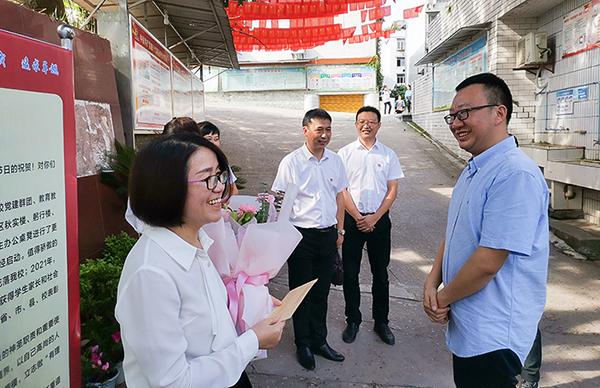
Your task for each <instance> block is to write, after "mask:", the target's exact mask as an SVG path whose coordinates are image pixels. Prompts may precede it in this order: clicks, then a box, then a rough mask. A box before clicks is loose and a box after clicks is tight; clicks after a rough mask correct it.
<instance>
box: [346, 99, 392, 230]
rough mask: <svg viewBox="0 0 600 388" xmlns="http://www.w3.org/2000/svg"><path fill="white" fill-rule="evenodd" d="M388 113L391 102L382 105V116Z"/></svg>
mask: <svg viewBox="0 0 600 388" xmlns="http://www.w3.org/2000/svg"><path fill="white" fill-rule="evenodd" d="M388 113H392V102H391V101H388V102H385V103H384V104H383V114H388ZM344 226H345V225H344Z"/></svg>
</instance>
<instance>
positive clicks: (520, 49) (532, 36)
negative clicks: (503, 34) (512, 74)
mask: <svg viewBox="0 0 600 388" xmlns="http://www.w3.org/2000/svg"><path fill="white" fill-rule="evenodd" d="M548 51H550V50H549V49H548V34H546V33H545V32H538V33H534V32H530V33H528V34H527V35H525V36H524V37H522V38H521V39H519V42H518V43H517V64H516V65H517V67H524V66H532V65H540V64H544V63H547V62H548Z"/></svg>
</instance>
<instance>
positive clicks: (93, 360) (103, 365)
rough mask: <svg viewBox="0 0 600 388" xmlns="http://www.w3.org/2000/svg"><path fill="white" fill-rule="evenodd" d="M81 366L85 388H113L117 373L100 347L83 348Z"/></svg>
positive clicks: (96, 345)
mask: <svg viewBox="0 0 600 388" xmlns="http://www.w3.org/2000/svg"><path fill="white" fill-rule="evenodd" d="M88 344H89V343H88ZM81 365H82V372H83V376H85V377H86V380H85V387H86V388H115V386H116V382H117V378H118V377H119V371H118V370H117V368H115V366H114V365H111V362H110V361H108V358H107V357H105V354H104V352H102V350H101V348H100V345H98V344H95V345H88V346H86V347H85V349H84V351H83V352H82V354H81Z"/></svg>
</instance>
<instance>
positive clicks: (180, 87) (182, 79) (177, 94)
mask: <svg viewBox="0 0 600 388" xmlns="http://www.w3.org/2000/svg"><path fill="white" fill-rule="evenodd" d="M171 59H172V62H171V66H172V69H173V116H174V117H180V116H187V117H192V74H191V73H190V71H189V70H188V69H187V68H186V67H185V66H183V65H182V64H181V63H179V61H178V60H177V58H175V57H171Z"/></svg>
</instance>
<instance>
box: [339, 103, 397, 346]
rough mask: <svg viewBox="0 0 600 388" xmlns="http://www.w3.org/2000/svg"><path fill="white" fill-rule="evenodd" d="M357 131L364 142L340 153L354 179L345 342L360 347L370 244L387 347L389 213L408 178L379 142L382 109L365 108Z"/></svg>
mask: <svg viewBox="0 0 600 388" xmlns="http://www.w3.org/2000/svg"><path fill="white" fill-rule="evenodd" d="M355 126H356V130H357V132H358V139H357V140H356V141H354V142H352V143H350V144H348V145H347V146H345V147H342V148H341V149H340V150H339V152H338V155H340V158H342V162H343V163H344V166H345V168H346V175H347V177H348V189H347V190H344V204H345V209H346V215H345V220H344V227H345V230H346V235H345V237H344V244H343V247H342V260H343V263H344V300H345V302H346V309H345V311H346V322H347V325H346V329H345V330H344V332H343V334H342V339H343V340H344V342H347V343H352V342H354V340H355V338H356V334H357V333H358V330H359V326H360V323H361V322H362V315H361V313H360V288H359V284H358V275H359V273H360V262H361V259H362V254H363V247H364V245H365V243H366V244H367V250H368V256H369V264H370V265H371V274H372V275H373V284H372V286H371V294H372V296H373V298H372V299H373V320H374V321H375V326H374V330H375V333H377V335H379V337H380V338H381V340H382V341H383V342H385V343H386V344H388V345H393V344H394V343H395V338H394V334H393V333H392V331H391V330H390V328H389V326H388V324H389V317H388V315H389V309H390V308H389V305H390V300H389V299H390V297H389V296H390V291H389V288H390V287H389V280H388V266H389V264H390V252H391V245H392V244H391V230H392V223H391V221H390V212H389V210H390V208H391V207H392V204H393V203H394V201H395V200H396V193H397V191H398V179H399V178H402V177H404V173H403V172H402V168H401V167H400V162H399V161H398V156H397V155H396V153H395V152H394V151H393V150H392V149H391V148H389V147H387V146H385V145H384V144H382V143H381V142H380V141H379V140H378V139H377V133H378V132H379V128H380V127H381V113H379V111H378V110H377V109H376V108H373V107H372V106H363V107H362V108H360V109H359V110H358V112H357V113H356V122H355Z"/></svg>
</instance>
